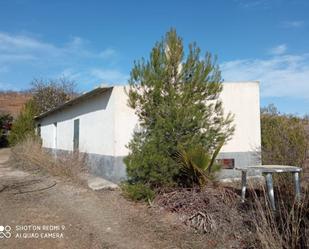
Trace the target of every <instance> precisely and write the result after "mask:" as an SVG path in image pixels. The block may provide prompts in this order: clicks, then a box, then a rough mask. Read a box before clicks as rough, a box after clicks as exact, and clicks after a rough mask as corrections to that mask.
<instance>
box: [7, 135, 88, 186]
mask: <svg viewBox="0 0 309 249" xmlns="http://www.w3.org/2000/svg"><path fill="white" fill-rule="evenodd" d="M10 160H11V162H12V165H15V166H16V167H19V168H22V169H24V170H38V171H40V172H43V173H49V174H51V175H53V176H58V177H63V178H65V179H70V180H73V181H75V182H77V183H82V184H84V180H85V179H83V178H84V175H83V174H85V173H87V171H88V169H87V166H86V160H87V158H86V155H85V154H81V153H73V152H72V153H67V154H65V155H59V156H57V157H55V155H53V154H51V153H50V152H48V151H46V150H44V149H43V148H42V147H41V140H40V139H39V138H38V137H33V136H28V137H25V139H24V140H23V141H22V142H20V143H18V144H17V145H15V146H14V147H13V148H12V153H11V159H10Z"/></svg>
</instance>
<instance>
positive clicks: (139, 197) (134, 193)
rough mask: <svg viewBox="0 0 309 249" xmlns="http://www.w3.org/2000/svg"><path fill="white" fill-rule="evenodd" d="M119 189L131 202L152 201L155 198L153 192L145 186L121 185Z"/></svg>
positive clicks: (139, 184) (138, 184)
mask: <svg viewBox="0 0 309 249" xmlns="http://www.w3.org/2000/svg"><path fill="white" fill-rule="evenodd" d="M121 188H122V190H123V192H124V195H125V196H126V197H128V198H130V199H131V200H133V201H152V200H153V199H154V197H155V192H154V191H153V190H152V189H151V188H150V187H148V186H147V185H145V184H141V183H136V184H129V183H123V184H122V186H121Z"/></svg>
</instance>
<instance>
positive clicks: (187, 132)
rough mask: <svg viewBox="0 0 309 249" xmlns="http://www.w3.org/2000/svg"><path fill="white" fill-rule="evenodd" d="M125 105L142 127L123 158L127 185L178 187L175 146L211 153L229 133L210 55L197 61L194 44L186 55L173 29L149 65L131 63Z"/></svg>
mask: <svg viewBox="0 0 309 249" xmlns="http://www.w3.org/2000/svg"><path fill="white" fill-rule="evenodd" d="M129 84H130V89H129V92H128V96H129V106H130V107H132V108H134V109H135V112H136V114H137V116H138V118H139V122H140V126H139V129H138V130H136V131H135V133H134V136H133V139H132V141H131V142H130V144H129V146H128V147H129V149H130V151H131V152H130V154H129V155H128V156H127V157H126V159H125V163H126V165H127V173H128V177H129V181H130V182H141V183H147V184H150V185H151V186H160V185H161V186H162V185H175V184H178V182H177V179H179V178H178V175H179V173H180V172H179V170H180V167H179V164H178V163H177V162H176V161H175V160H174V158H173V155H175V153H176V152H177V149H178V148H179V146H181V147H183V148H184V149H187V148H189V147H194V146H195V145H198V146H202V147H203V148H204V149H205V151H206V152H207V153H209V154H212V153H213V152H214V150H215V149H216V148H217V147H218V145H219V144H221V143H222V141H226V140H227V139H228V138H229V137H230V136H231V134H232V133H233V127H232V126H231V122H232V116H231V115H230V114H229V115H227V117H225V116H224V115H223V108H222V103H221V101H220V100H219V99H218V96H219V94H220V92H221V90H222V84H221V74H220V71H219V69H218V66H216V60H215V59H213V57H212V56H211V54H210V53H206V55H205V57H204V58H203V59H201V55H200V49H199V48H198V47H197V46H196V44H191V45H190V46H189V54H188V55H187V57H185V56H184V51H183V44H182V39H181V38H180V37H178V36H177V34H176V31H175V30H173V29H172V30H171V31H169V32H168V33H167V34H166V36H165V38H164V39H163V40H162V41H161V42H158V43H156V45H155V46H154V48H153V49H152V51H151V54H150V58H149V60H148V61H145V60H144V59H142V60H141V61H138V62H135V65H134V67H133V69H132V71H131V78H130V80H129Z"/></svg>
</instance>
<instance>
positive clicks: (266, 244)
mask: <svg viewBox="0 0 309 249" xmlns="http://www.w3.org/2000/svg"><path fill="white" fill-rule="evenodd" d="M278 182H279V181H278ZM260 189H261V194H260V195H258V194H256V192H255V191H254V192H253V211H254V213H253V214H254V215H253V218H254V219H253V221H254V225H255V228H256V235H257V240H258V241H259V244H260V247H261V248H265V249H306V248H309V192H308V189H307V190H306V189H304V190H303V195H302V198H301V200H300V201H297V200H296V199H295V196H294V192H293V190H294V187H293V185H290V184H289V181H286V182H284V181H281V184H278V187H277V189H276V197H277V198H276V205H277V207H276V210H277V211H275V212H274V211H273V210H272V209H271V207H270V205H269V202H268V200H267V194H266V191H265V189H264V186H261V187H260Z"/></svg>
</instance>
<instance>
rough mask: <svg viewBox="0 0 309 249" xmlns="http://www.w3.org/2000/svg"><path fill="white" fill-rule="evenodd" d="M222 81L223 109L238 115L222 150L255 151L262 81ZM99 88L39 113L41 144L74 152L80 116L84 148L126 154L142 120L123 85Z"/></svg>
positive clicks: (90, 151) (111, 155)
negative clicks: (129, 102)
mask: <svg viewBox="0 0 309 249" xmlns="http://www.w3.org/2000/svg"><path fill="white" fill-rule="evenodd" d="M223 85H224V86H223V91H222V93H221V99H222V102H223V106H224V110H225V112H226V113H228V112H231V113H233V114H234V115H235V117H234V124H235V133H234V136H233V138H232V139H231V140H230V141H228V142H227V144H226V145H224V146H223V148H222V150H221V152H222V153H223V154H224V153H225V154H226V153H247V152H253V151H255V150H256V149H257V148H259V147H260V145H261V140H260V102H259V84H258V83H257V82H242V83H224V84H223ZM100 89H101V90H100ZM100 89H99V90H100V91H101V92H99V93H97V94H95V95H91V96H89V97H87V98H86V97H83V96H82V97H78V98H77V99H76V100H78V99H80V100H79V101H75V102H74V103H72V104H70V103H69V104H67V105H64V106H63V107H60V108H57V109H56V110H55V111H49V112H48V113H47V114H45V115H44V114H43V115H41V116H40V117H38V118H37V123H39V124H40V126H41V128H40V132H41V138H42V143H43V147H45V148H50V149H56V150H62V151H73V133H74V120H76V119H79V151H80V152H85V153H88V154H95V155H102V156H104V157H109V158H116V157H117V158H119V157H120V158H122V157H124V156H126V155H127V154H128V152H129V151H128V149H127V147H126V145H127V144H128V142H129V141H130V139H131V138H132V134H133V131H134V128H135V127H136V126H137V123H138V119H137V116H136V115H135V114H134V110H133V109H131V108H130V107H128V105H127V99H128V97H127V95H126V92H125V88H124V86H114V87H110V88H100ZM97 90H98V89H97ZM97 90H94V91H97ZM231 155H233V154H231ZM228 157H230V156H228ZM112 161H113V160H112ZM109 162H110V160H109ZM98 167H105V165H101V166H100V165H99V166H98ZM115 167H117V166H115Z"/></svg>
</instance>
